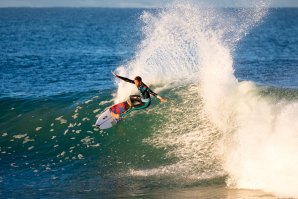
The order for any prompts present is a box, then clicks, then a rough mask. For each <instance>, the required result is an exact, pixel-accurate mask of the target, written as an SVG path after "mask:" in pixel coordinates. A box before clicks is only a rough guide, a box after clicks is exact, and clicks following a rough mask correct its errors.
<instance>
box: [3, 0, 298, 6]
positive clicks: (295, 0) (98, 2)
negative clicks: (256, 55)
mask: <svg viewBox="0 0 298 199" xmlns="http://www.w3.org/2000/svg"><path fill="white" fill-rule="evenodd" d="M171 1H173V0H0V7H116V8H119V7H120V8H127V7H129V8H131V7H133V8H135V7H136V8H151V7H162V6H163V5H165V4H167V3H168V2H171ZM197 1H202V2H208V3H210V4H212V5H216V6H220V7H235V6H236V7H237V6H241V7H243V6H247V5H249V3H251V2H252V0H197ZM269 1H270V2H271V3H270V6H271V7H298V0H269Z"/></svg>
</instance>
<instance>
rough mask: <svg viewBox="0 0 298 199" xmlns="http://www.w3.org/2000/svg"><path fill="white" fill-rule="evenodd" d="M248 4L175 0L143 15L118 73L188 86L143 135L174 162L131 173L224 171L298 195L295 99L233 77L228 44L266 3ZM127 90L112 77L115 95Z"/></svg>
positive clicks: (245, 182)
mask: <svg viewBox="0 0 298 199" xmlns="http://www.w3.org/2000/svg"><path fill="white" fill-rule="evenodd" d="M253 3H254V4H253V5H254V6H253V7H252V8H249V9H235V10H233V9H232V10H229V11H227V10H225V11H223V10H219V9H215V8H209V7H208V8H206V7H204V6H201V5H198V4H197V3H194V2H190V1H187V2H179V1H178V2H175V3H173V4H172V5H170V6H169V7H167V8H166V9H164V10H162V11H161V12H158V13H157V14H154V13H150V12H144V13H143V15H142V17H141V19H142V20H143V22H144V28H143V33H144V35H145V39H144V40H143V42H142V43H141V45H140V46H139V51H138V52H137V55H136V56H135V58H134V59H133V60H131V61H130V62H129V63H128V64H127V66H121V67H119V68H118V69H117V72H118V73H120V74H121V75H124V76H129V77H133V76H136V75H140V76H142V77H144V78H143V79H144V81H145V82H146V83H149V84H163V85H164V84H166V83H169V82H171V83H169V84H168V86H169V87H175V86H173V85H176V84H175V83H173V80H176V81H178V82H180V83H181V82H185V81H186V82H187V81H190V82H192V86H189V87H186V88H184V89H182V90H180V91H179V92H180V94H177V95H178V96H179V98H181V102H180V104H179V105H178V107H175V106H174V107H171V108H170V109H169V110H165V112H166V113H163V114H166V115H168V117H167V119H166V123H165V124H163V125H162V126H160V127H158V128H157V129H156V130H155V134H154V135H153V136H152V137H150V138H147V139H144V142H145V143H148V144H151V145H153V146H155V147H157V148H166V149H169V151H168V153H167V155H168V156H169V157H176V158H177V159H178V160H177V162H175V163H174V164H169V165H165V166H164V165H163V166H160V167H157V168H154V169H146V170H131V174H132V175H137V176H148V175H175V176H177V177H182V178H184V179H186V180H190V179H208V178H214V177H219V176H225V175H227V176H228V177H227V180H226V183H227V184H228V186H230V187H236V188H248V189H262V190H264V191H267V192H270V193H274V194H277V195H278V196H290V197H291V196H292V197H295V196H296V197H297V196H298V192H297V188H296V185H297V179H298V176H297V175H296V174H298V168H297V167H296V166H295V165H297V163H298V156H297V153H296V152H297V150H298V145H297V143H298V135H297V132H298V126H297V120H298V109H297V108H298V102H296V101H293V100H287V99H280V98H279V99H277V98H276V97H274V96H268V95H264V94H263V91H262V88H261V87H259V86H257V85H256V84H255V83H253V82H250V81H241V82H240V81H238V80H237V78H236V77H235V75H234V68H233V52H234V49H235V47H237V45H238V44H239V42H240V41H241V39H242V38H244V37H245V35H246V34H248V33H249V31H250V30H251V29H252V28H253V27H254V26H256V25H257V24H258V23H259V22H261V20H262V19H263V17H264V16H266V14H267V8H266V3H265V2H262V1H258V2H253ZM161 90H162V89H161ZM132 91H133V90H132V87H130V86H129V85H126V84H125V83H123V82H119V84H118V92H117V97H116V100H119V101H121V100H123V99H124V98H126V97H128V94H129V93H130V92H132ZM172 92H174V90H172Z"/></svg>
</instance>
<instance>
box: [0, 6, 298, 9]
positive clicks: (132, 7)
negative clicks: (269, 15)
mask: <svg viewBox="0 0 298 199" xmlns="http://www.w3.org/2000/svg"><path fill="white" fill-rule="evenodd" d="M206 7H207V6H206ZM209 7H210V8H255V7H252V6H209ZM2 8H103V9H126V8H128V9H162V8H167V7H166V6H164V7H160V6H145V7H141V6H140V7H138V6H131V7H130V6H128V7H116V6H115V7H114V6H3V7H1V6H0V9H2ZM268 8H298V6H268Z"/></svg>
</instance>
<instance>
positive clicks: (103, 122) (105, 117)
mask: <svg viewBox="0 0 298 199" xmlns="http://www.w3.org/2000/svg"><path fill="white" fill-rule="evenodd" d="M115 124H117V119H116V118H114V117H113V116H112V115H111V111H110V109H109V108H107V109H106V110H105V111H104V112H102V113H101V114H100V115H99V117H98V119H97V121H96V123H95V125H96V126H97V127H98V128H100V129H108V128H111V127H112V126H114V125H115Z"/></svg>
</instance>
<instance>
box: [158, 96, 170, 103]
mask: <svg viewBox="0 0 298 199" xmlns="http://www.w3.org/2000/svg"><path fill="white" fill-rule="evenodd" d="M159 100H160V101H161V102H167V101H168V100H166V99H164V98H162V97H160V98H159Z"/></svg>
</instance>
